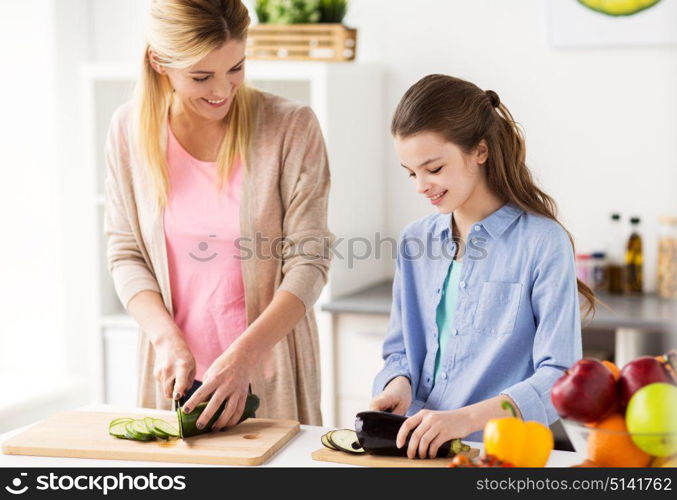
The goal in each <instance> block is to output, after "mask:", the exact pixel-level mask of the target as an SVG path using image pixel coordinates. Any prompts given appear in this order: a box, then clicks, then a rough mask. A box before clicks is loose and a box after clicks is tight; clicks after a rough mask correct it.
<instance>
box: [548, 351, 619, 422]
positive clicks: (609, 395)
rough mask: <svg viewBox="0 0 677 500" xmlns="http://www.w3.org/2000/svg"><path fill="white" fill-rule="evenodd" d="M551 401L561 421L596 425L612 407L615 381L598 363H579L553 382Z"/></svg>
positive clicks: (591, 361) (590, 361)
mask: <svg viewBox="0 0 677 500" xmlns="http://www.w3.org/2000/svg"><path fill="white" fill-rule="evenodd" d="M550 398H551V399H552V404H553V406H554V407H555V409H556V410H557V413H559V415H560V416H561V417H563V418H569V419H571V420H576V421H577V422H583V423H588V422H596V421H598V420H599V419H601V418H602V417H603V416H604V415H605V414H606V413H608V412H609V411H610V410H611V409H612V408H613V407H614V403H615V402H616V399H617V394H616V380H615V379H614V376H613V374H612V373H611V371H610V370H609V369H608V368H607V367H606V366H604V365H603V364H602V363H601V362H599V361H598V360H596V359H582V360H580V361H577V362H576V363H574V365H573V366H572V367H571V368H570V369H568V370H567V371H565V372H564V375H562V376H561V377H560V378H559V379H558V380H557V382H555V385H553V386H552V392H551V393H550Z"/></svg>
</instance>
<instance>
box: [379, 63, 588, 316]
mask: <svg viewBox="0 0 677 500" xmlns="http://www.w3.org/2000/svg"><path fill="white" fill-rule="evenodd" d="M424 131H432V132H437V133H439V134H441V135H442V136H443V137H444V138H445V139H446V140H448V141H450V142H453V143H454V144H457V145H458V146H459V147H461V148H462V149H463V150H464V151H465V152H466V153H467V152H470V151H472V150H473V149H475V148H476V147H477V145H478V144H479V143H480V141H481V140H482V139H484V140H486V142H487V146H488V149H489V158H488V159H487V162H486V167H485V168H486V170H485V172H486V178H487V183H488V185H489V188H490V189H491V190H492V192H493V193H494V194H495V195H496V196H498V197H500V198H502V199H503V201H506V202H510V203H513V204H514V205H516V206H518V207H519V208H521V209H522V210H524V211H526V212H530V213H533V214H538V215H542V216H543V217H547V218H548V219H551V220H554V221H556V222H558V223H559V220H558V219H557V205H556V204H555V200H553V199H552V197H551V196H549V195H548V194H547V193H545V192H544V191H542V190H541V189H540V188H539V187H538V186H537V185H536V183H535V182H534V180H533V177H532V175H531V172H530V171H529V169H528V168H527V165H526V147H525V144H524V137H523V134H522V131H521V130H520V128H519V127H518V125H517V123H516V122H515V120H514V119H513V117H512V115H511V114H510V111H508V108H507V107H506V106H505V105H504V104H503V103H501V100H500V99H499V97H498V94H496V92H494V91H493V90H487V91H483V90H482V89H480V88H479V87H478V86H477V85H475V84H473V83H470V82H468V81H465V80H461V79H460V78H454V77H452V76H447V75H428V76H426V77H424V78H422V79H421V80H419V81H418V82H416V83H415V84H414V85H412V86H411V87H410V88H409V90H407V92H406V93H405V94H404V96H403V97H402V99H401V100H400V103H399V104H398V106H397V109H396V110H395V114H394V116H393V119H392V123H391V132H392V134H393V136H395V137H409V136H412V135H415V134H418V133H420V132H424ZM560 225H561V223H560ZM562 227H563V226H562ZM564 230H565V231H566V232H567V235H568V236H569V240H570V241H571V247H572V251H573V248H574V240H573V238H572V236H571V234H570V233H569V231H567V230H566V228H564ZM576 282H577V287H578V292H579V293H580V294H581V295H582V296H583V298H584V299H585V305H584V307H583V309H584V311H585V314H586V316H587V315H589V314H590V313H593V314H594V312H595V306H596V302H597V299H596V298H595V293H594V292H593V291H592V289H591V288H590V287H589V286H588V285H586V284H585V283H583V282H582V281H581V280H579V279H577V280H576Z"/></svg>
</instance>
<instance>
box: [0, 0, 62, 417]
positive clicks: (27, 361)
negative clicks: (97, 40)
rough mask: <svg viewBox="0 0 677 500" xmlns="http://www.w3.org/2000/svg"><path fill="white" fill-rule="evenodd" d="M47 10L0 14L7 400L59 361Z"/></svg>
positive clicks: (13, 4) (0, 348)
mask: <svg viewBox="0 0 677 500" xmlns="http://www.w3.org/2000/svg"><path fill="white" fill-rule="evenodd" d="M53 15H54V9H53V1H52V0H6V1H4V2H3V3H2V15H1V16H0V47H3V48H5V49H8V48H10V47H12V48H13V50H4V51H3V59H4V60H3V70H2V78H0V95H2V96H3V103H2V119H1V120H0V151H2V168H1V169H0V200H2V210H0V227H2V244H1V245H0V277H1V279H2V287H0V381H2V386H3V388H4V389H3V398H2V399H3V403H4V402H6V401H7V400H9V399H12V397H13V396H17V397H19V396H21V394H22V393H28V392H30V391H33V390H35V389H37V388H38V386H40V385H41V384H43V385H45V386H46V385H48V384H49V383H50V382H51V381H53V380H54V378H55V377H58V376H59V374H61V373H62V372H63V368H64V367H63V324H62V321H63V316H62V310H63V296H62V291H63V289H62V284H63V275H62V263H63V255H62V251H61V248H62V244H63V239H62V234H61V214H60V203H61V197H60V182H59V170H58V169H57V161H56V159H55V158H56V151H57V145H56V141H55V137H56V133H55V131H56V117H55V109H56V106H55V102H56V99H55V95H56V94H55V92H56V79H55V51H54V50H53V47H54V44H53V34H54V26H53V22H52V20H53ZM3 403H0V410H2V408H3V406H4V404H3Z"/></svg>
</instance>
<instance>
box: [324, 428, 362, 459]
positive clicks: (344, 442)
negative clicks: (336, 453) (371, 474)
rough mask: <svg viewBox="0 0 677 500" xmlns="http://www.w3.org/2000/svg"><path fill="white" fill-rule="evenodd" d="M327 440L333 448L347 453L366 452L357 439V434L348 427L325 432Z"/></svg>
mask: <svg viewBox="0 0 677 500" xmlns="http://www.w3.org/2000/svg"><path fill="white" fill-rule="evenodd" d="M327 440H328V441H329V443H330V444H332V445H333V446H334V447H335V448H337V449H338V450H341V451H346V452H348V453H355V454H361V453H366V452H365V451H364V449H362V447H361V446H360V443H359V441H358V440H357V434H356V433H355V431H352V430H350V429H339V430H337V431H331V432H330V433H329V434H327Z"/></svg>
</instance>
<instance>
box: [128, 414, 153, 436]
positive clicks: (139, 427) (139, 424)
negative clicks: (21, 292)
mask: <svg viewBox="0 0 677 500" xmlns="http://www.w3.org/2000/svg"><path fill="white" fill-rule="evenodd" d="M131 426H132V429H134V431H135V432H137V433H138V434H140V435H142V436H143V437H145V438H152V437H153V433H152V432H151V431H150V429H148V426H147V425H146V422H144V421H143V420H141V419H137V420H134V421H132V422H131Z"/></svg>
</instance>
